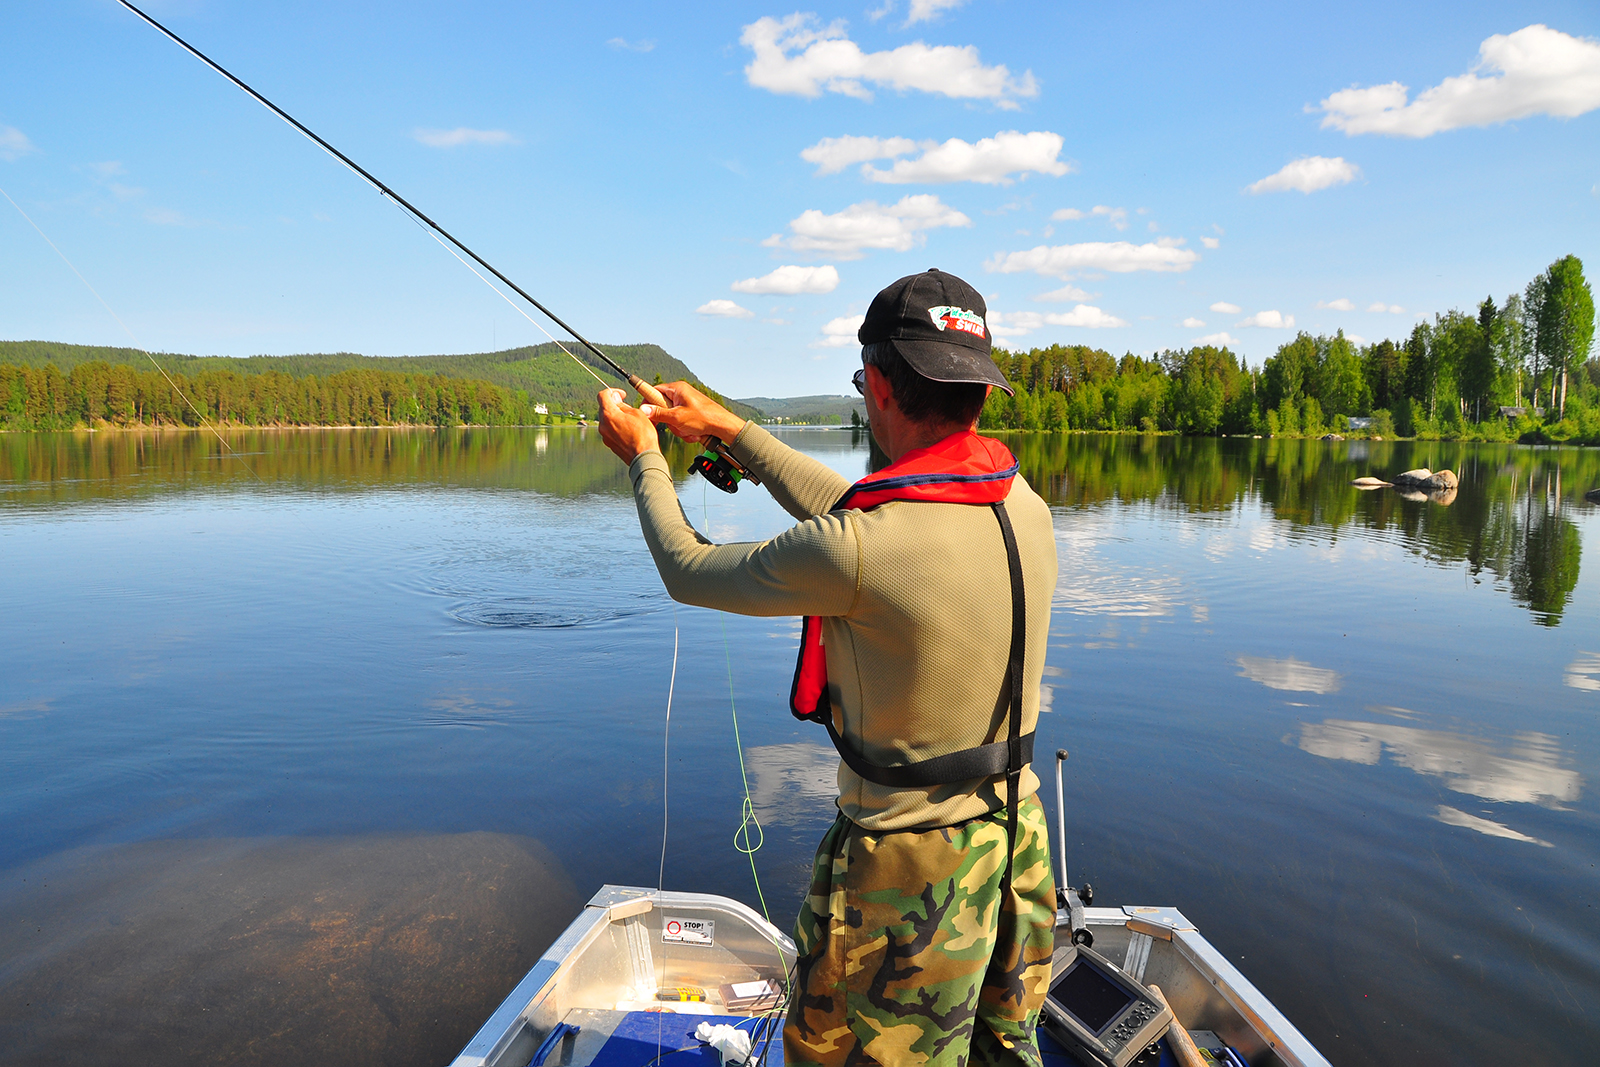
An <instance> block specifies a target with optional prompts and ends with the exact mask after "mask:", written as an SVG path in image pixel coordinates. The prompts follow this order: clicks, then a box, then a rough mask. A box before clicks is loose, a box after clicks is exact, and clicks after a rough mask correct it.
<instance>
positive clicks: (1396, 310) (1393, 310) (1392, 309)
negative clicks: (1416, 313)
mask: <svg viewBox="0 0 1600 1067" xmlns="http://www.w3.org/2000/svg"><path fill="white" fill-rule="evenodd" d="M1367 310H1368V311H1387V312H1388V313H1389V314H1391V315H1404V314H1405V313H1406V309H1405V308H1403V307H1401V306H1400V305H1399V304H1385V303H1384V302H1383V301H1382V300H1378V301H1375V302H1374V303H1372V304H1369V305H1368V306H1367Z"/></svg>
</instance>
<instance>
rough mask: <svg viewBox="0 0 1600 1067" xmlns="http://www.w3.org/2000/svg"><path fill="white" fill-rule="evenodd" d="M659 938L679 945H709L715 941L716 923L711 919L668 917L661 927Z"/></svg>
mask: <svg viewBox="0 0 1600 1067" xmlns="http://www.w3.org/2000/svg"><path fill="white" fill-rule="evenodd" d="M661 940H663V941H672V942H674V943H676V944H680V945H710V944H715V942H716V923H715V922H714V921H712V920H711V919H684V918H676V919H674V918H670V917H669V918H668V919H667V922H666V925H665V926H663V927H662V928H661Z"/></svg>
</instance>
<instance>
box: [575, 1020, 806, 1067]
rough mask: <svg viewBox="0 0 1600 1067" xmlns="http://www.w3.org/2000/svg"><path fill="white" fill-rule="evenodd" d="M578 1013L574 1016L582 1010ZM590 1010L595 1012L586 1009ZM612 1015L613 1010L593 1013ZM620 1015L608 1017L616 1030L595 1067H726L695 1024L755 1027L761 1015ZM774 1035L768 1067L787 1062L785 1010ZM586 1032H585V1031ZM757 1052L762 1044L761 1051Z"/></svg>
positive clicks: (772, 1030) (597, 1055)
mask: <svg viewBox="0 0 1600 1067" xmlns="http://www.w3.org/2000/svg"><path fill="white" fill-rule="evenodd" d="M579 1014H580V1013H579V1012H573V1013H572V1014H571V1015H569V1016H568V1018H569V1020H572V1021H579V1020H577V1019H574V1016H577V1015H579ZM583 1014H590V1013H583ZM592 1014H594V1015H601V1014H604V1015H611V1014H613V1013H609V1012H606V1013H600V1012H595V1013H592ZM616 1014H617V1015H620V1017H619V1018H615V1019H614V1021H613V1020H607V1023H608V1024H611V1032H610V1034H609V1035H608V1036H607V1037H606V1039H605V1044H603V1045H601V1046H600V1048H599V1049H597V1050H595V1051H594V1052H593V1053H592V1057H591V1058H589V1059H587V1060H586V1061H583V1060H582V1059H581V1058H580V1062H587V1063H588V1064H589V1065H590V1067H647V1065H648V1067H654V1065H655V1064H657V1063H660V1064H661V1065H662V1067H722V1059H721V1057H720V1056H718V1055H717V1050H716V1049H714V1048H712V1047H711V1046H709V1045H706V1044H703V1043H702V1042H701V1041H699V1040H698V1039H697V1038H696V1037H695V1036H694V1031H695V1027H697V1026H699V1025H700V1024H701V1023H710V1024H711V1025H712V1026H716V1025H717V1024H719V1023H727V1024H729V1025H730V1026H737V1027H738V1028H739V1029H741V1030H744V1031H746V1032H749V1031H751V1030H753V1029H754V1028H755V1026H756V1024H757V1023H758V1022H759V1020H758V1019H753V1018H751V1017H750V1016H748V1015H688V1014H683V1013H678V1012H658V1011H630V1012H626V1013H616ZM767 1032H769V1033H770V1034H771V1036H772V1040H771V1043H770V1044H768V1045H767V1050H766V1058H765V1060H764V1061H763V1062H764V1064H765V1067H783V1018H782V1016H781V1015H780V1016H779V1017H778V1018H777V1019H775V1020H773V1022H772V1024H770V1026H769V1028H768V1031H767ZM580 1037H581V1035H580ZM756 1051H757V1052H759V1051H760V1049H757V1050H756ZM561 1062H562V1058H561V1057H560V1056H557V1055H552V1056H550V1057H549V1058H548V1059H547V1060H546V1062H545V1067H558V1065H559V1064H560V1063H561Z"/></svg>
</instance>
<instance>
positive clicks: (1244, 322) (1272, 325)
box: [1234, 311, 1294, 330]
mask: <svg viewBox="0 0 1600 1067" xmlns="http://www.w3.org/2000/svg"><path fill="white" fill-rule="evenodd" d="M1234 325H1235V326H1260V327H1262V328H1263V329H1267V330H1292V329H1293V328H1294V316H1293V315H1285V314H1283V313H1282V312H1278V311H1258V312H1256V313H1255V314H1254V315H1251V316H1250V317H1249V318H1246V319H1241V320H1239V321H1238V322H1236V323H1234Z"/></svg>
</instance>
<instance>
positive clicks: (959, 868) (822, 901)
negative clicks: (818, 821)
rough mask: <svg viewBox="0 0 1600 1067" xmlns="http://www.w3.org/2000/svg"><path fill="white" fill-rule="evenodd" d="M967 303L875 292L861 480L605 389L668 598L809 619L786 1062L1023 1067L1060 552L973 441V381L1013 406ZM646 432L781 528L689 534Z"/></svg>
mask: <svg viewBox="0 0 1600 1067" xmlns="http://www.w3.org/2000/svg"><path fill="white" fill-rule="evenodd" d="M985 311H986V309H985V307H984V302H983V298H982V297H981V296H979V294H978V293H977V292H976V291H975V290H974V289H972V287H971V286H969V285H967V284H966V283H965V282H963V281H962V280H961V279H959V278H957V277H955V276H954V275H950V274H945V273H943V272H940V271H937V270H930V271H926V272H924V273H922V274H916V275H911V276H909V277H906V278H902V279H900V280H899V281H897V282H895V283H894V284H893V285H891V286H889V287H888V288H887V289H885V290H883V292H881V293H879V294H878V296H877V297H876V299H874V300H873V302H872V305H871V307H870V308H869V309H868V311H867V315H866V319H865V321H864V322H863V324H862V326H861V329H860V331H859V334H858V337H859V339H860V341H861V343H862V345H863V348H862V361H863V368H862V370H861V371H858V372H857V374H856V377H855V384H856V388H857V389H858V390H860V391H861V393H862V395H863V396H864V397H865V399H866V408H867V413H868V416H869V425H870V427H871V432H872V435H873V438H874V439H875V440H876V441H877V443H878V445H879V446H880V447H881V448H882V449H883V451H884V452H885V453H886V454H887V455H888V457H889V459H890V461H891V464H890V466H889V467H887V468H886V469H884V470H882V471H879V472H877V473H875V474H873V475H869V476H868V477H867V478H864V479H862V480H861V481H860V482H858V483H857V484H856V485H855V486H851V485H850V484H849V483H848V482H846V481H845V479H844V478H842V477H841V476H840V475H838V474H837V473H835V472H833V471H831V470H829V469H828V468H826V467H824V466H823V465H822V464H820V463H818V462H816V461H815V460H812V459H810V458H808V457H806V456H803V455H801V454H800V453H799V452H796V451H795V450H793V449H791V448H789V447H787V446H786V445H784V444H782V443H780V442H779V441H778V440H776V439H775V438H774V437H773V436H772V435H771V434H769V433H767V432H766V431H765V430H763V429H762V428H761V427H759V426H756V425H755V424H754V423H750V422H746V421H745V420H744V419H741V418H739V417H738V416H736V415H733V414H732V413H730V412H728V411H727V410H726V409H724V408H722V407H721V406H719V405H717V404H715V403H714V402H712V401H711V400H709V399H708V398H706V397H705V396H703V395H702V394H700V393H699V392H698V391H696V390H695V389H693V388H692V387H690V386H688V385H686V384H685V383H682V382H678V383H674V384H672V385H668V386H662V387H661V390H660V391H661V393H662V397H663V399H665V400H666V401H667V402H668V405H669V406H660V405H650V404H646V405H644V407H643V408H640V409H634V408H630V407H628V406H627V405H625V404H624V403H622V400H623V394H622V393H621V392H620V391H617V390H608V391H606V392H604V393H602V394H601V396H600V403H601V418H600V429H601V434H602V436H603V437H604V439H605V441H606V443H607V444H608V445H609V446H610V447H611V449H612V450H613V451H614V452H616V454H617V455H618V456H619V457H621V458H622V460H623V461H624V462H626V463H628V464H629V472H630V474H631V476H632V479H633V486H634V494H635V499H636V501H637V503H638V508H639V520H640V524H641V526H642V527H643V529H644V536H645V541H646V542H647V543H648V545H649V546H650V552H651V554H652V555H653V556H654V558H655V562H656V566H657V568H658V569H659V570H660V572H661V577H662V580H663V581H664V582H665V583H666V586H667V590H668V592H669V593H670V594H671V595H672V596H673V598H674V599H676V600H679V601H682V602H684V603H690V604H699V605H702V606H705V607H712V608H718V609H721V610H724V611H733V612H738V613H741V614H745V615H768V616H770V615H805V616H807V619H806V622H805V626H804V627H803V638H802V649H801V662H800V665H799V667H798V668H797V670H796V677H795V689H794V697H793V699H792V701H791V704H792V706H793V709H794V711H795V713H796V714H797V715H801V716H802V717H807V718H813V719H815V720H817V721H819V722H821V723H823V724H824V725H825V726H826V727H827V728H828V732H829V734H830V736H831V737H832V739H833V741H834V743H835V746H836V747H837V748H838V749H839V752H840V756H841V760H842V762H841V765H840V768H839V774H838V783H839V799H838V801H837V804H838V809H839V815H838V817H837V818H836V820H835V821H834V824H833V827H832V828H831V829H830V830H829V831H828V833H827V834H826V835H825V836H824V838H823V841H822V844H821V845H820V846H819V848H818V850H817V856H816V862H815V866H814V868H813V873H812V882H811V888H810V891H809V893H808V895H807V897H806V899H805V900H804V902H803V903H802V905H801V909H800V916H799V919H798V920H797V921H796V924H795V942H796V945H797V947H798V949H799V953H800V957H799V960H798V963H797V966H796V975H795V981H794V983H793V986H792V988H791V991H790V1001H789V1013H788V1021H787V1025H786V1026H785V1028H784V1059H785V1062H786V1063H787V1064H788V1065H789V1067H805V1065H810V1064H816V1065H827V1067H833V1065H844V1064H863V1063H879V1064H883V1065H885V1067H901V1065H923V1064H938V1065H946V1064H948V1065H951V1067H965V1065H966V1064H968V1063H969V1062H972V1063H983V1064H1008V1065H1027V1067H1038V1065H1039V1062H1040V1061H1039V1054H1038V1049H1037V1046H1036V1044H1035V1041H1034V1025H1035V1022H1036V1020H1037V1015H1038V1010H1039V1007H1040V1005H1041V1003H1042V1002H1043V999H1044V994H1045V990H1046V986H1047V984H1048V981H1049V976H1050V974H1049V972H1050V955H1051V950H1052V945H1053V929H1054V923H1055V914H1056V910H1055V886H1054V879H1053V878H1052V876H1051V869H1050V861H1049V849H1048V844H1047V840H1048V835H1047V834H1046V831H1045V823H1044V816H1043V812H1042V809H1041V808H1040V806H1039V803H1038V800H1037V798H1036V797H1035V796H1034V793H1035V791H1036V790H1037V789H1038V785H1039V782H1038V779H1037V778H1036V777H1035V775H1034V773H1033V771H1032V769H1031V768H1030V767H1029V766H1028V765H1027V760H1028V758H1029V754H1030V753H1031V747H1032V734H1033V729H1034V723H1035V721H1036V719H1037V716H1038V711H1039V679H1040V676H1041V674H1042V673H1043V669H1044V658H1045V645H1046V636H1047V633H1048V630H1049V624H1050V599H1051V593H1052V591H1053V589H1054V587H1055V581H1056V554H1055V538H1054V534H1053V531H1052V527H1051V521H1050V512H1049V509H1048V507H1047V506H1046V505H1045V503H1044V502H1043V501H1042V500H1041V499H1040V498H1039V497H1038V495H1037V494H1035V493H1034V492H1033V490H1032V489H1031V488H1029V487H1028V485H1027V483H1026V482H1025V481H1024V480H1023V479H1022V478H1020V477H1017V476H1016V469H1017V468H1016V461H1015V459H1014V458H1013V457H1012V455H1011V453H1010V452H1009V451H1008V450H1007V449H1006V448H1005V447H1004V446H1003V445H1002V444H1000V442H998V441H994V440H992V439H989V438H984V437H980V436H978V434H977V433H976V432H975V430H974V428H975V426H976V423H977V418H978V414H979V412H980V410H981V409H982V407H983V403H984V399H985V398H986V397H987V396H988V393H989V391H990V389H991V388H994V387H999V388H1001V389H1004V390H1006V391H1007V392H1010V391H1011V389H1010V386H1009V385H1007V384H1006V381H1005V378H1004V377H1003V376H1002V375H1001V374H1000V373H999V371H998V370H997V369H996V367H995V365H994V363H993V361H992V360H991V359H990V357H989V350H990V337H989V331H988V327H987V324H986V323H985V321H984V315H985ZM654 423H660V424H662V425H665V426H667V427H669V428H670V429H671V430H672V431H673V432H674V433H676V434H678V435H679V436H680V437H683V438H685V439H687V440H698V439H701V438H703V437H705V436H708V435H712V436H716V437H718V438H720V439H721V440H723V441H725V442H727V443H728V444H729V446H730V448H731V451H732V452H733V455H734V457H735V458H736V459H738V460H739V462H740V463H742V464H744V465H745V466H747V467H748V468H749V470H750V471H752V472H753V473H755V474H756V475H757V476H758V477H759V478H760V480H761V483H762V484H763V485H765V486H766V487H767V488H768V490H769V491H770V492H771V493H772V495H773V497H774V498H775V499H776V500H777V501H778V502H779V503H780V504H781V505H782V506H783V507H784V508H785V509H786V510H787V511H788V512H789V513H790V514H792V515H794V516H795V518H797V519H799V520H800V522H799V523H798V525H796V526H794V527H792V528H790V529H789V530H787V531H785V532H784V533H782V534H780V535H779V536H778V537H775V538H773V539H772V540H770V541H765V542H762V543H760V544H729V545H714V544H712V543H710V542H709V541H707V540H706V539H705V538H703V537H701V536H700V535H699V534H698V533H696V532H695V531H694V529H693V528H692V527H691V526H690V525H689V523H688V521H687V520H686V519H685V517H684V514H683V510H682V508H681V507H680V506H679V504H678V499H677V495H676V492H675V489H674V486H673V482H672V477H671V474H670V472H669V470H668V467H667V464H666V462H665V461H664V460H663V459H662V457H661V455H660V452H659V450H658V448H657V440H656V430H655V425H654ZM1008 844H1009V848H1010V854H1011V862H1010V863H1007V862H1005V857H1006V854H1007V849H1008Z"/></svg>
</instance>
